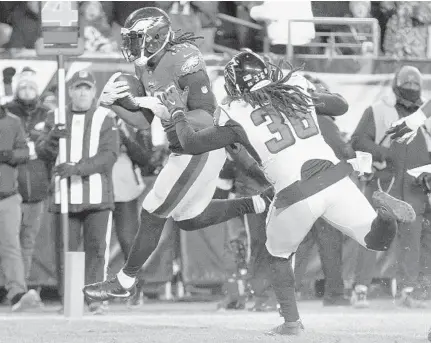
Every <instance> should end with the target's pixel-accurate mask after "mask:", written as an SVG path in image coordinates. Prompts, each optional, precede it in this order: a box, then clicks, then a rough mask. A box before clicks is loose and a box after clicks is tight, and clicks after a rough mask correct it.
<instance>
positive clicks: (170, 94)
mask: <svg viewBox="0 0 431 343" xmlns="http://www.w3.org/2000/svg"><path fill="white" fill-rule="evenodd" d="M188 95H189V88H188V87H186V88H184V91H183V92H182V93H180V92H179V90H178V88H177V87H175V86H171V87H169V88H168V89H167V90H166V91H165V92H163V93H162V94H161V95H160V100H161V101H162V103H163V105H165V106H166V108H167V109H168V111H169V114H170V115H171V118H173V117H174V116H175V113H176V112H183V113H184V112H185V111H186V110H187V97H188Z"/></svg>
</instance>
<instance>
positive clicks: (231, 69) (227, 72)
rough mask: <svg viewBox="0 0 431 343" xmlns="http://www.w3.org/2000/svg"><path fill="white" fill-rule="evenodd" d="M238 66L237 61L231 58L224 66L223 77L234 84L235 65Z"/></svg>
mask: <svg viewBox="0 0 431 343" xmlns="http://www.w3.org/2000/svg"><path fill="white" fill-rule="evenodd" d="M236 66H238V61H236V60H235V58H233V59H231V60H230V61H229V62H228V63H227V64H226V67H225V68H224V77H225V79H228V80H229V81H230V82H232V83H233V84H236V72H235V67H236Z"/></svg>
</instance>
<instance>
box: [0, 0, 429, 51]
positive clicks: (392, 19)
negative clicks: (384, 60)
mask: <svg viewBox="0 0 431 343" xmlns="http://www.w3.org/2000/svg"><path fill="white" fill-rule="evenodd" d="M149 6H156V7H160V8H162V9H164V10H165V11H166V12H167V13H169V15H170V16H171V19H172V22H173V27H174V29H177V30H178V29H181V30H182V31H183V32H188V31H190V32H194V33H196V34H198V35H200V36H203V37H204V38H205V39H204V40H202V42H201V43H200V44H201V46H200V49H201V50H202V51H203V52H204V53H210V52H212V51H213V44H214V43H216V44H218V45H222V46H226V47H230V48H234V49H238V48H243V47H247V48H251V49H252V50H254V51H262V50H263V46H264V44H263V40H264V37H265V36H266V35H267V36H268V39H269V41H270V46H271V51H272V52H273V53H277V54H284V53H285V52H286V44H287V42H288V21H289V20H290V19H306V20H309V19H312V18H316V17H337V18H356V19H369V18H375V19H377V20H378V27H379V31H380V32H377V36H378V38H379V40H378V42H379V43H380V44H379V45H380V46H379V49H378V50H377V51H379V53H380V55H383V56H388V57H392V58H427V57H428V56H429V50H430V47H429V36H430V35H429V25H430V24H431V2H428V1H337V2H332V1H331V2H326V1H292V2H290V1H289V2H273V1H190V2H189V1H172V2H171V1H160V2H158V1H128V2H115V1H82V2H80V5H79V13H80V16H81V23H82V28H83V31H82V32H83V36H84V39H85V49H86V50H87V51H91V52H100V53H109V52H112V51H118V50H119V46H120V44H121V42H120V34H119V31H120V27H121V25H123V23H124V21H125V19H126V17H127V16H128V15H129V14H130V13H132V12H133V11H134V10H136V9H138V8H141V7H149ZM219 13H221V14H226V15H229V16H232V17H236V18H239V19H243V20H246V21H249V22H252V23H255V24H263V25H264V27H265V28H266V29H265V30H263V31H262V30H257V29H254V28H248V27H245V26H242V25H237V24H234V23H232V22H229V21H225V20H223V21H222V20H220V19H219V18H218V14H219ZM38 17H39V9H38V2H36V1H15V2H14V1H12V2H1V3H0V47H3V48H6V49H8V48H15V49H23V48H25V49H33V48H34V44H35V41H36V39H37V38H38V37H39V35H40V28H39V24H38V20H39V18H38ZM292 31H293V32H292V37H291V40H292V45H294V47H295V50H294V51H295V52H296V53H306V54H322V53H325V52H326V51H325V50H327V47H325V46H324V45H322V44H320V45H318V44H317V45H316V44H313V45H312V46H307V44H309V43H328V42H329V43H331V42H332V40H333V43H337V44H344V45H340V46H339V47H336V48H335V53H336V54H338V55H361V54H362V55H367V54H370V53H371V52H372V51H373V49H374V47H373V42H372V34H373V32H372V26H371V24H370V22H369V21H368V22H364V23H357V24H356V23H355V24H352V25H343V24H342V21H341V22H340V24H336V25H335V24H317V23H316V24H314V23H312V22H302V23H296V24H295V25H293V26H292ZM338 33H341V35H338ZM349 44H350V45H349ZM332 53H334V52H332Z"/></svg>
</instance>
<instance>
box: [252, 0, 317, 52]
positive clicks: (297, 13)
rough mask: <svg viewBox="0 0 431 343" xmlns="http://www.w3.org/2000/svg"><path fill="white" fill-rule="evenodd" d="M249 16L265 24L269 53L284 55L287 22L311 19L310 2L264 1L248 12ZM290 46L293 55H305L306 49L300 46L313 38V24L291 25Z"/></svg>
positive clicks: (287, 41) (286, 41) (287, 39)
mask: <svg viewBox="0 0 431 343" xmlns="http://www.w3.org/2000/svg"><path fill="white" fill-rule="evenodd" d="M250 16H251V17H252V18H253V19H254V20H257V21H264V22H266V24H267V32H268V38H269V40H270V42H271V43H270V44H271V47H270V51H271V52H272V53H274V54H280V55H284V54H286V46H287V44H288V43H289V35H288V31H289V20H290V19H312V18H313V13H312V11H311V1H296V2H276V1H264V2H263V4H262V5H260V6H254V7H252V8H251V10H250ZM291 29H292V33H291V36H290V38H291V40H292V41H291V42H290V43H291V44H292V45H293V46H294V52H295V53H306V51H308V49H307V48H306V47H303V46H302V45H304V44H308V43H310V41H311V40H312V39H314V37H315V31H314V23H311V22H299V23H292V24H291Z"/></svg>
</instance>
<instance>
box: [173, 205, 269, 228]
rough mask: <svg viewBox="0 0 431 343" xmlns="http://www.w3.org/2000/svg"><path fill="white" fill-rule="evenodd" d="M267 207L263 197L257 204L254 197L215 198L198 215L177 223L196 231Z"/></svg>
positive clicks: (259, 211) (181, 226) (261, 210)
mask: <svg viewBox="0 0 431 343" xmlns="http://www.w3.org/2000/svg"><path fill="white" fill-rule="evenodd" d="M259 198H260V197H259ZM265 207H266V205H265V202H264V201H263V200H262V198H260V203H257V204H256V200H254V197H244V198H238V199H223V200H219V199H214V200H211V202H210V203H209V205H208V206H207V208H205V210H204V211H203V212H202V213H201V214H199V215H198V216H196V217H194V218H191V219H186V220H177V221H176V223H177V224H178V226H179V227H180V228H181V229H182V230H185V231H194V230H199V229H203V228H206V227H208V226H211V225H216V224H220V223H223V222H226V221H228V220H230V219H233V218H236V217H239V216H243V215H245V214H250V213H261V212H263V211H264V210H265ZM174 218H175V217H174Z"/></svg>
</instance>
